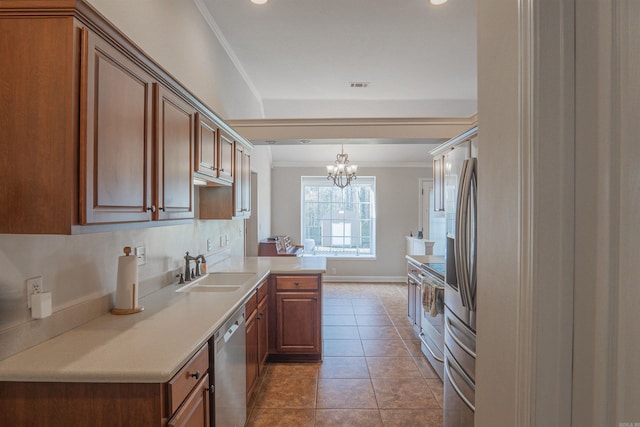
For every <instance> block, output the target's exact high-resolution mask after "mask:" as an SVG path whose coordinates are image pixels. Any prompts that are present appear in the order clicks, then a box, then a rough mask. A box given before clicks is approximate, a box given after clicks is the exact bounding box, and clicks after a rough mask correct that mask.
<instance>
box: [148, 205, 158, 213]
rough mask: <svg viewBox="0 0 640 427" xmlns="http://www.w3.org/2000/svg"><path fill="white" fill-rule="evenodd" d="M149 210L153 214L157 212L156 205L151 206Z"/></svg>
mask: <svg viewBox="0 0 640 427" xmlns="http://www.w3.org/2000/svg"><path fill="white" fill-rule="evenodd" d="M147 210H148V211H151V212H155V211H156V206H155V205H151V207H148V208H147Z"/></svg>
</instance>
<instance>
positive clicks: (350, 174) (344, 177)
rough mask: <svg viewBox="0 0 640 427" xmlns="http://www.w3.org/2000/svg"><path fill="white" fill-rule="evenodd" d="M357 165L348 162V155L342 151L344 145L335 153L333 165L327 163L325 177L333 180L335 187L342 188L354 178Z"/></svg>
mask: <svg viewBox="0 0 640 427" xmlns="http://www.w3.org/2000/svg"><path fill="white" fill-rule="evenodd" d="M357 170H358V166H357V165H352V164H351V163H350V162H349V155H348V154H347V153H345V152H344V145H343V146H342V150H341V152H340V153H338V154H337V155H336V160H335V162H334V164H333V165H327V179H329V180H333V184H334V185H335V186H336V187H339V188H344V187H346V186H347V185H349V184H351V181H352V180H354V179H356V178H357V177H356V172H357Z"/></svg>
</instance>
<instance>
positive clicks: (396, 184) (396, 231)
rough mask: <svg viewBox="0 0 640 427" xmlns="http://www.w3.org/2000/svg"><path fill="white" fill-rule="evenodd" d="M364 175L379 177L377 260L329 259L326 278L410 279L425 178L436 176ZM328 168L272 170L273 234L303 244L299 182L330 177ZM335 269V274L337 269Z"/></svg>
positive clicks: (378, 171) (421, 171)
mask: <svg viewBox="0 0 640 427" xmlns="http://www.w3.org/2000/svg"><path fill="white" fill-rule="evenodd" d="M358 172H359V175H361V176H375V177H376V202H377V206H376V211H377V222H376V235H377V238H376V245H377V256H376V259H375V260H338V259H333V258H328V259H327V276H328V278H329V279H331V276H339V277H341V278H345V280H349V279H351V280H356V279H358V278H374V280H375V277H379V278H396V280H398V279H399V280H402V281H404V280H405V277H406V259H405V257H404V256H405V254H406V240H405V236H408V235H409V232H410V231H413V233H414V234H415V232H416V231H417V230H418V228H419V227H420V225H419V221H418V216H419V211H420V198H419V191H420V178H429V177H431V175H432V173H431V168H427V167H424V168H373V167H364V166H360V167H359V169H358ZM325 174H326V169H325V168H289V167H276V168H274V169H273V171H272V180H271V182H272V193H271V197H272V201H271V204H272V206H273V216H272V218H271V232H272V233H273V234H274V235H281V234H288V235H289V236H291V239H292V241H293V242H295V243H299V244H301V243H302V242H301V239H300V232H301V230H300V177H301V176H325ZM334 268H335V272H334V270H333V269H334Z"/></svg>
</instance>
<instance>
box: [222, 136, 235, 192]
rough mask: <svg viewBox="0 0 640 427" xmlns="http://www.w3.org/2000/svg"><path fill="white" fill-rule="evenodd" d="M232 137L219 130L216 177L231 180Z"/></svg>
mask: <svg viewBox="0 0 640 427" xmlns="http://www.w3.org/2000/svg"><path fill="white" fill-rule="evenodd" d="M233 154H234V146H233V138H232V137H231V135H229V134H228V133H226V132H224V131H223V130H220V161H219V170H218V178H220V179H221V180H224V181H228V182H233V179H234V176H233Z"/></svg>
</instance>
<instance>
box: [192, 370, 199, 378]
mask: <svg viewBox="0 0 640 427" xmlns="http://www.w3.org/2000/svg"><path fill="white" fill-rule="evenodd" d="M191 376H192V377H193V378H195V379H199V378H200V371H195V372H193V373H192V374H191Z"/></svg>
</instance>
